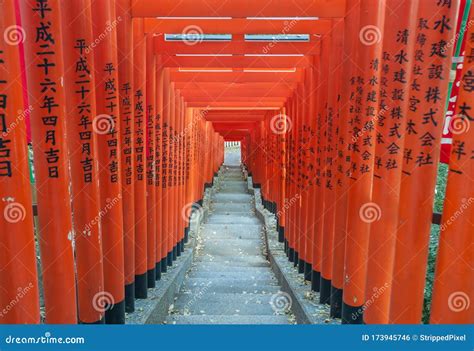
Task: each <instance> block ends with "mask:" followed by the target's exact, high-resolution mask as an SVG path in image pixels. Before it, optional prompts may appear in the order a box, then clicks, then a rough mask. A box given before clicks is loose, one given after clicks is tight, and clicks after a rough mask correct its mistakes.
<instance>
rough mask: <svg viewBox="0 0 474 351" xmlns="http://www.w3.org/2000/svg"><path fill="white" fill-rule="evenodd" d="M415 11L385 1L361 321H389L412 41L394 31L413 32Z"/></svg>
mask: <svg viewBox="0 0 474 351" xmlns="http://www.w3.org/2000/svg"><path fill="white" fill-rule="evenodd" d="M417 10H418V1H394V0H387V4H386V13H385V26H384V37H383V58H382V61H381V64H382V65H383V67H384V70H383V72H382V74H381V78H380V79H381V82H380V83H381V91H382V92H383V94H381V96H380V110H379V111H378V115H376V116H375V117H374V122H373V127H374V128H375V130H376V136H377V138H376V140H375V141H374V142H375V145H376V146H375V166H374V183H373V193H372V202H373V204H374V207H375V208H376V209H377V210H378V211H380V218H374V219H375V220H374V221H372V223H371V228H370V241H369V248H368V256H367V281H366V288H365V299H366V301H371V304H370V305H368V306H367V307H366V309H365V311H364V322H365V323H367V324H384V323H388V320H389V308H390V297H391V281H392V273H393V259H394V256H395V239H396V232H397V228H398V226H399V222H398V209H399V207H400V205H401V206H404V204H401V203H400V182H401V176H402V164H403V146H404V142H405V133H404V131H405V130H406V125H407V112H408V106H409V99H408V98H406V97H405V95H404V94H402V95H400V92H403V91H408V90H409V82H410V81H411V77H412V71H413V66H414V64H415V62H414V61H415V60H414V46H415V40H413V39H411V38H409V37H407V38H406V39H403V37H402V38H400V33H403V32H404V31H405V30H408V31H409V32H410V33H414V32H415V31H416V26H417V24H418V22H417V20H416V15H415V14H416V13H417ZM404 55H406V59H404ZM382 262H383V264H381V263H382ZM375 296H376V298H375Z"/></svg>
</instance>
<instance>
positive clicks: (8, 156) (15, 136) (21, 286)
mask: <svg viewBox="0 0 474 351" xmlns="http://www.w3.org/2000/svg"><path fill="white" fill-rule="evenodd" d="M0 11H1V13H2V16H0V32H1V33H5V36H4V37H1V38H0V145H1V147H0V198H1V199H3V201H0V213H1V214H2V215H1V216H0V251H1V252H2V254H1V255H0V267H1V269H0V306H8V305H9V304H10V302H11V301H13V300H15V299H16V298H17V296H21V300H20V303H18V304H16V305H14V306H13V307H12V308H11V309H10V310H9V311H8V313H7V314H3V313H2V315H1V316H0V324H24V323H28V324H35V323H39V321H40V310H39V298H38V290H39V289H38V276H37V270H36V251H35V238H34V230H33V206H32V198H31V184H30V182H29V170H28V163H29V161H28V146H27V135H26V125H25V116H24V113H25V111H24V110H23V107H24V106H23V96H22V85H21V79H19V77H20V76H21V71H20V55H19V47H18V44H20V42H19V41H13V42H7V41H6V40H5V38H10V37H12V34H15V33H17V32H15V31H11V28H15V27H12V26H16V25H17V23H16V21H15V9H14V4H13V1H4V2H2V3H1V4H0ZM8 28H10V32H9V31H8ZM17 34H19V33H17ZM13 37H14V36H13ZM32 88H33V87H32ZM36 89H37V88H36ZM13 234H14V235H13ZM48 294H49V292H48ZM2 309H3V308H2Z"/></svg>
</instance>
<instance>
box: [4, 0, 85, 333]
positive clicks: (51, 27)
mask: <svg viewBox="0 0 474 351" xmlns="http://www.w3.org/2000/svg"><path fill="white" fill-rule="evenodd" d="M20 7H21V16H22V19H23V29H24V31H25V32H24V33H25V38H26V40H25V42H24V47H25V60H26V67H27V69H26V74H27V80H28V95H29V96H28V97H29V101H30V102H31V111H30V124H31V131H32V142H33V147H34V149H33V150H34V155H35V158H34V162H35V176H36V184H37V197H38V221H39V226H38V232H39V235H40V248H41V264H42V273H43V286H44V299H45V307H46V322H47V323H50V324H59V323H76V322H77V305H76V283H75V271H74V257H73V248H72V241H73V239H74V233H73V230H72V221H71V203H70V194H69V186H70V178H69V172H68V162H67V156H68V155H67V148H66V140H65V134H66V116H65V101H64V88H63V86H62V79H63V75H64V70H63V57H62V44H61V43H62V40H61V13H60V6H59V2H58V1H48V0H37V1H31V2H26V1H22V2H21V4H20ZM7 69H10V68H7ZM25 200H26V199H25ZM24 206H25V207H29V204H27V203H25V204H24ZM11 207H12V206H11V205H10V208H11Z"/></svg>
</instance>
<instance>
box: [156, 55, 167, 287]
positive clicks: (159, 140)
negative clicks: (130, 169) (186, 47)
mask: <svg viewBox="0 0 474 351" xmlns="http://www.w3.org/2000/svg"><path fill="white" fill-rule="evenodd" d="M156 60H157V67H156V120H155V172H156V183H155V186H156V190H155V196H156V208H155V211H156V278H157V279H161V272H162V270H163V269H164V268H163V265H165V266H166V262H164V255H163V243H164V237H163V186H162V184H163V161H162V159H163V135H162V130H163V67H162V66H161V57H160V56H157V58H156Z"/></svg>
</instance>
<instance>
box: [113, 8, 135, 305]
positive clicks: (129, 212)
mask: <svg viewBox="0 0 474 351" xmlns="http://www.w3.org/2000/svg"><path fill="white" fill-rule="evenodd" d="M115 9H116V14H117V18H120V19H121V21H120V23H118V25H117V55H118V79H119V80H118V90H119V102H120V123H121V128H120V131H121V132H120V142H121V144H122V150H121V156H122V198H123V230H124V236H123V240H124V275H125V310H126V312H128V313H131V312H133V311H135V142H134V141H135V122H134V110H135V108H134V105H133V96H134V87H133V37H132V35H133V30H132V18H131V13H130V1H129V0H116V1H115Z"/></svg>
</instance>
